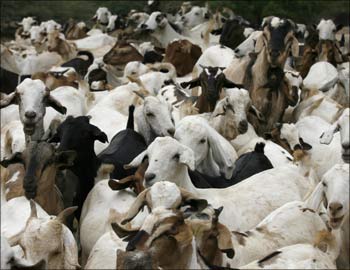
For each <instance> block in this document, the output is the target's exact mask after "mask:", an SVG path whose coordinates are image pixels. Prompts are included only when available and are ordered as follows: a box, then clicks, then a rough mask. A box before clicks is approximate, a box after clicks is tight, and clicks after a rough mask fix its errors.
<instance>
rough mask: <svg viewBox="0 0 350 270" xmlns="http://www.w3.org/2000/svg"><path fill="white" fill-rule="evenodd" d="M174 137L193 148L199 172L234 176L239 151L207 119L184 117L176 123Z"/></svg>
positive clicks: (227, 176) (193, 116) (226, 176)
mask: <svg viewBox="0 0 350 270" xmlns="http://www.w3.org/2000/svg"><path fill="white" fill-rule="evenodd" d="M174 138H175V139H177V140H178V141H179V142H180V143H182V144H184V145H186V146H187V147H189V148H191V149H192V150H193V152H194V153H195V159H196V169H197V170H198V171H199V172H201V173H204V174H207V175H210V176H220V175H224V176H225V178H226V179H230V178H231V177H232V173H233V170H234V163H235V161H236V159H237V153H236V151H235V149H234V148H233V147H232V145H231V144H230V143H229V142H228V141H227V140H226V139H225V138H224V137H222V136H221V135H220V134H219V133H218V132H217V131H216V130H215V129H214V128H212V127H211V126H210V125H209V123H208V122H207V121H206V120H205V119H203V118H202V117H200V116H196V115H191V116H186V117H184V118H183V119H181V121H180V122H179V123H178V124H177V125H176V131H175V134H174Z"/></svg>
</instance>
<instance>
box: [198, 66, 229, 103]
mask: <svg viewBox="0 0 350 270" xmlns="http://www.w3.org/2000/svg"><path fill="white" fill-rule="evenodd" d="M199 79H200V82H201V87H202V91H203V93H204V94H205V95H206V96H207V100H208V102H209V103H210V104H212V106H213V108H214V106H215V103H216V101H217V100H218V99H219V97H220V94H221V90H222V87H224V84H225V80H226V77H225V74H224V73H223V72H222V69H221V68H219V67H204V68H203V71H202V73H201V74H200V76H199Z"/></svg>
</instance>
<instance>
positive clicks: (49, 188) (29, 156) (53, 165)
mask: <svg viewBox="0 0 350 270" xmlns="http://www.w3.org/2000/svg"><path fill="white" fill-rule="evenodd" d="M75 155H76V154H75V152H74V151H63V152H60V153H56V150H55V148H54V146H53V145H51V144H49V143H47V142H44V141H42V142H37V141H33V142H30V143H29V145H28V146H27V148H26V149H25V150H24V151H23V153H15V154H13V155H12V156H11V157H10V158H9V159H5V160H3V161H1V165H2V166H4V167H7V166H9V165H10V164H14V163H22V164H24V165H25V168H26V172H25V175H24V177H23V186H22V188H23V189H22V190H23V191H24V195H25V196H26V197H27V198H28V199H34V200H35V201H36V202H37V203H39V204H40V206H41V207H42V208H43V209H44V210H45V211H46V212H47V213H48V214H51V215H57V214H58V213H60V212H61V211H62V210H63V201H62V195H61V193H60V191H59V190H58V188H57V187H56V185H55V180H56V173H57V170H58V168H59V167H62V166H69V165H71V164H72V162H73V160H74V158H75ZM22 194H23V193H22Z"/></svg>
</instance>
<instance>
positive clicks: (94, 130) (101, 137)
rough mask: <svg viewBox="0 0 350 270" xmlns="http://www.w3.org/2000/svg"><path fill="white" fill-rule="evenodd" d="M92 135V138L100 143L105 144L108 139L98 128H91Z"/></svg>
mask: <svg viewBox="0 0 350 270" xmlns="http://www.w3.org/2000/svg"><path fill="white" fill-rule="evenodd" d="M92 135H93V136H94V139H95V140H98V141H100V142H101V143H106V142H108V137H107V135H106V133H104V132H103V131H101V130H100V129H99V128H98V127H96V126H93V127H92Z"/></svg>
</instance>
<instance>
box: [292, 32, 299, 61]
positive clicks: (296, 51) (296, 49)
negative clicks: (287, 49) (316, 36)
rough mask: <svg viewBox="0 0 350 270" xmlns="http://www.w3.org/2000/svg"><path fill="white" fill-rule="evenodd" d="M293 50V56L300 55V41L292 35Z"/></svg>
mask: <svg viewBox="0 0 350 270" xmlns="http://www.w3.org/2000/svg"><path fill="white" fill-rule="evenodd" d="M291 52H292V55H293V57H298V56H299V41H298V40H297V39H296V37H295V36H293V37H292V45H291Z"/></svg>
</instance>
